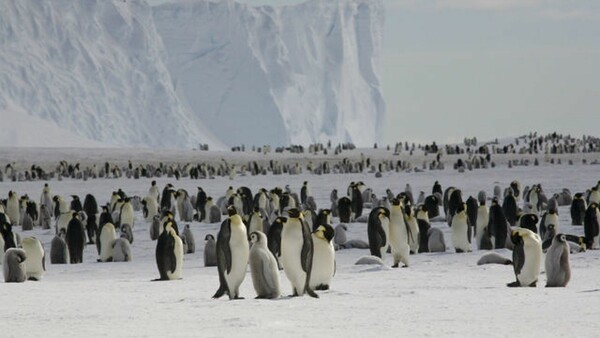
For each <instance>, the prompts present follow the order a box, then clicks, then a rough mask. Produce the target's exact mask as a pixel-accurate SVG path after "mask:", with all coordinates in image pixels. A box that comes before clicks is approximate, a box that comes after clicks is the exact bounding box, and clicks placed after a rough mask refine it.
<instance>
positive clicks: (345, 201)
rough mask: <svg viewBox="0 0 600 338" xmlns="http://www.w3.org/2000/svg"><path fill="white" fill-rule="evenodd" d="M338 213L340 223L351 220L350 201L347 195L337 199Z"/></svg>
mask: <svg viewBox="0 0 600 338" xmlns="http://www.w3.org/2000/svg"><path fill="white" fill-rule="evenodd" d="M338 215H339V217H340V222H341V223H350V221H351V220H352V201H351V200H350V199H349V198H348V197H342V198H340V199H339V200H338Z"/></svg>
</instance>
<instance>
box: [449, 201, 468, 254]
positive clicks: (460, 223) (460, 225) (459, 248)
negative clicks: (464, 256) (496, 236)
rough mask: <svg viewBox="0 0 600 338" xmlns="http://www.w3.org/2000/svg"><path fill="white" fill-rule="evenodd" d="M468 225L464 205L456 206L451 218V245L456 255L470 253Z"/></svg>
mask: <svg viewBox="0 0 600 338" xmlns="http://www.w3.org/2000/svg"><path fill="white" fill-rule="evenodd" d="M468 223H469V221H468V218H467V210H466V207H465V205H464V204H463V205H461V206H458V208H457V209H456V212H455V214H454V216H453V217H452V244H453V245H454V250H456V252H457V253H462V252H470V251H471V238H470V237H469V229H468V228H469V224H468Z"/></svg>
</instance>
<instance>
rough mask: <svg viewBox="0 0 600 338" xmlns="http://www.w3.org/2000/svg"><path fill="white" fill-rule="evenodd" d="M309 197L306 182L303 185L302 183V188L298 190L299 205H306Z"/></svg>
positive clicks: (308, 188) (309, 193)
mask: <svg viewBox="0 0 600 338" xmlns="http://www.w3.org/2000/svg"><path fill="white" fill-rule="evenodd" d="M309 196H312V194H311V192H310V187H309V186H308V181H304V183H302V188H300V203H302V205H306V200H307V199H308V197H309Z"/></svg>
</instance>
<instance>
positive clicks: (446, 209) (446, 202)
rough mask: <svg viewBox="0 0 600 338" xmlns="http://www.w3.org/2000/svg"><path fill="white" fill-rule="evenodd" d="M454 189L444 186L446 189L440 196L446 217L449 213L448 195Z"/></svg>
mask: <svg viewBox="0 0 600 338" xmlns="http://www.w3.org/2000/svg"><path fill="white" fill-rule="evenodd" d="M455 189H456V188H455V187H448V188H446V190H445V191H444V196H443V197H442V206H443V207H444V214H445V215H446V219H448V215H449V213H448V204H449V202H450V196H451V195H452V192H454V190H455ZM432 217H433V216H432Z"/></svg>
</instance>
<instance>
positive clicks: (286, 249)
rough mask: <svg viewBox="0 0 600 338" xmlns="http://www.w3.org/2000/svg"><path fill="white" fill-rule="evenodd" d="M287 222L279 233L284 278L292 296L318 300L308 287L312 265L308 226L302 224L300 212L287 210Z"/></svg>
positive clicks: (294, 209) (310, 239) (311, 243)
mask: <svg viewBox="0 0 600 338" xmlns="http://www.w3.org/2000/svg"><path fill="white" fill-rule="evenodd" d="M288 216H289V218H288V220H287V222H285V223H284V225H283V230H282V232H281V263H282V265H283V271H284V272H285V275H286V277H287V278H288V280H289V281H290V282H291V284H292V290H293V294H292V296H302V295H304V292H306V293H308V295H309V296H311V297H314V298H319V296H318V295H317V294H316V293H315V292H314V291H313V290H312V289H311V287H310V278H311V273H312V263H313V254H314V247H313V240H312V236H311V232H310V229H309V228H308V225H306V223H304V222H303V220H302V214H301V213H300V210H298V209H296V208H292V209H290V210H288Z"/></svg>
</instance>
